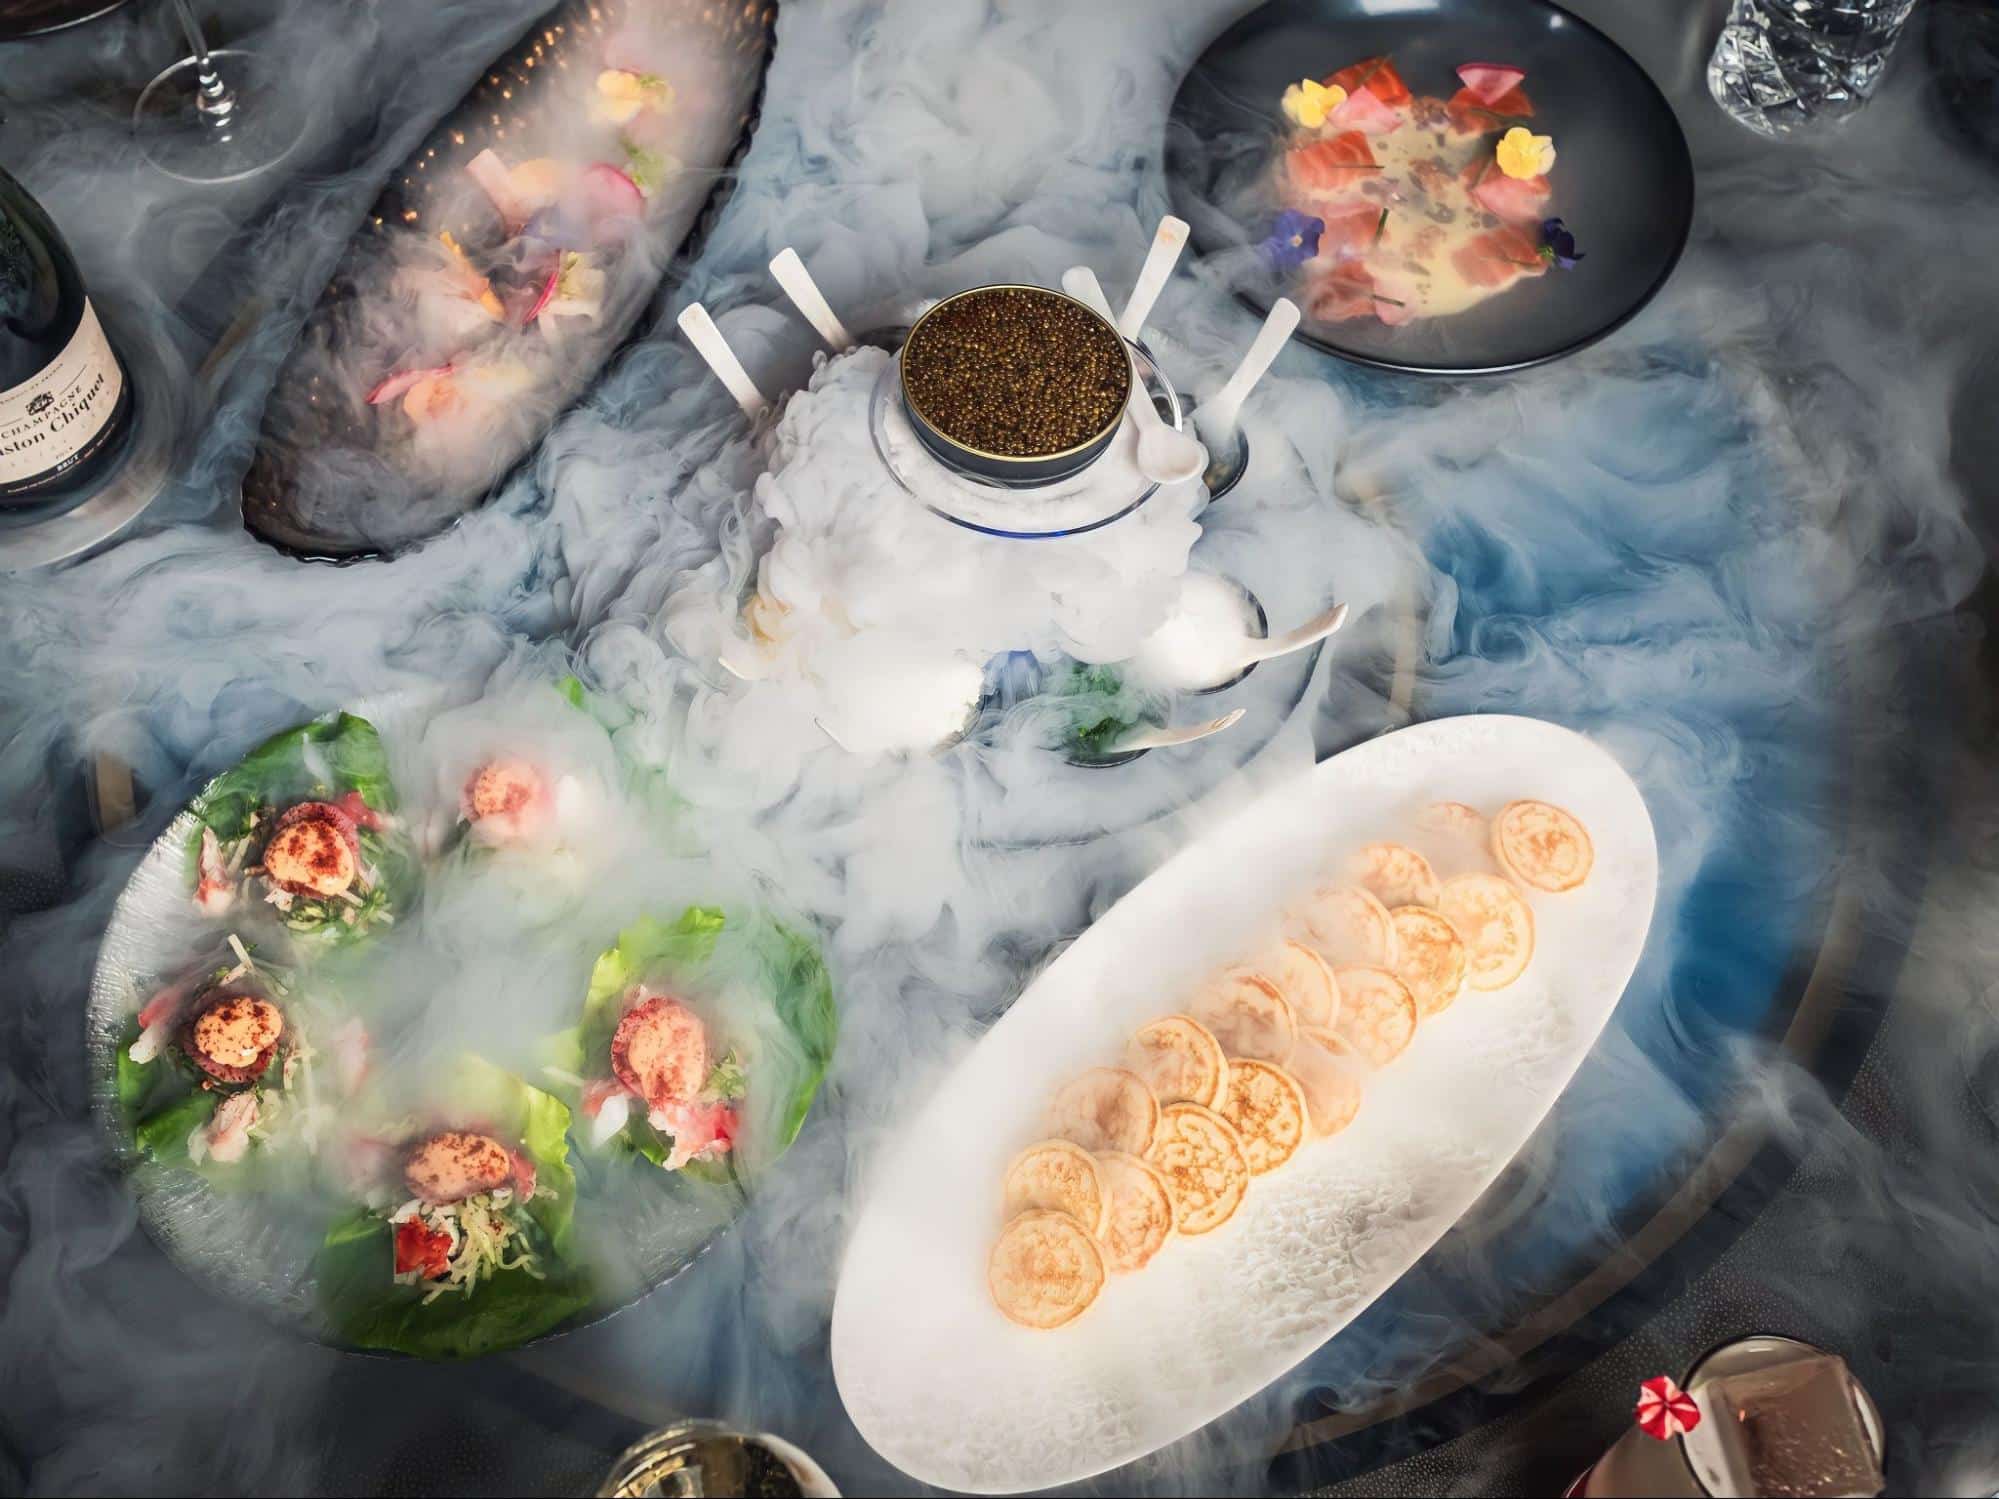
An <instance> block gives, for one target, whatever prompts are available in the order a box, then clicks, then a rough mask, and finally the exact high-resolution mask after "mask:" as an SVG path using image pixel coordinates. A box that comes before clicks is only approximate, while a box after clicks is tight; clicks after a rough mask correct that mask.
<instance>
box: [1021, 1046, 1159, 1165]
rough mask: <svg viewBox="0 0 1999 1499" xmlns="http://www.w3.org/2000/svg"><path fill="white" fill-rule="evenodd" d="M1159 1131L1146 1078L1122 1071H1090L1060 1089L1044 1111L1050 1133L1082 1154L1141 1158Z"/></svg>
mask: <svg viewBox="0 0 1999 1499" xmlns="http://www.w3.org/2000/svg"><path fill="white" fill-rule="evenodd" d="M1158 1128H1159V1100H1158V1099H1156V1098H1154V1097H1153V1096H1152V1089H1151V1088H1150V1087H1149V1086H1147V1084H1146V1081H1145V1079H1144V1078H1142V1077H1140V1076H1139V1075H1138V1074H1137V1073H1135V1072H1127V1071H1126V1070H1125V1069H1124V1068H1122V1067H1092V1068H1091V1069H1090V1070H1089V1071H1088V1072H1085V1073H1084V1074H1083V1075H1082V1076H1081V1077H1078V1078H1076V1079H1074V1080H1073V1081H1071V1082H1069V1083H1066V1084H1064V1085H1063V1087H1062V1089H1061V1091H1060V1092H1058V1093H1057V1094H1056V1095H1055V1101H1054V1102H1053V1103H1052V1104H1050V1105H1049V1108H1048V1130H1049V1133H1050V1134H1055V1135H1060V1136H1061V1137H1062V1138H1063V1139H1065V1140H1074V1141H1075V1142H1076V1143H1077V1144H1078V1145H1080V1146H1082V1147H1083V1149H1085V1150H1091V1151H1104V1150H1118V1151H1124V1152H1125V1153H1126V1154H1129V1155H1144V1154H1145V1153H1146V1151H1148V1150H1150V1149H1151V1148H1152V1134H1153V1131H1154V1130H1156V1129H1158Z"/></svg>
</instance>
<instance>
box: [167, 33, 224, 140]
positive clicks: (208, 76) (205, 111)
mask: <svg viewBox="0 0 1999 1499" xmlns="http://www.w3.org/2000/svg"><path fill="white" fill-rule="evenodd" d="M173 8H174V14H175V15H176V16H178V17H179V18H180V29H181V30H182V31H183V32H185V33H186V34H187V41H188V45H189V46H190V47H192V48H193V49H194V64H195V95H194V108H195V113H196V114H198V115H199V116H200V117H201V120H202V123H203V124H205V125H207V126H208V127H209V128H210V129H211V130H213V131H214V132H215V133H216V134H217V135H227V134H228V133H229V128H230V127H231V126H232V125H233V124H235V122H236V96H235V94H233V93H231V92H230V90H229V85H228V84H226V83H224V82H223V81H222V74H221V73H220V72H219V71H217V69H216V66H215V59H214V58H213V57H211V56H210V55H209V52H208V38H207V37H205V36H204V35H202V31H201V22H200V21H199V20H197V19H196V18H195V14H194V6H193V4H192V3H190V0H173Z"/></svg>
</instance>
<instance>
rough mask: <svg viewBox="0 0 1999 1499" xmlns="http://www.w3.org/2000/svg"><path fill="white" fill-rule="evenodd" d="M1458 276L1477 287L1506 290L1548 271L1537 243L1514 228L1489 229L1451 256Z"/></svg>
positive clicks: (1507, 226)
mask: <svg viewBox="0 0 1999 1499" xmlns="http://www.w3.org/2000/svg"><path fill="white" fill-rule="evenodd" d="M1451 264H1452V265H1453V266H1455V267H1457V271H1458V274H1459V275H1461V276H1463V277H1464V278H1465V280H1467V281H1469V282H1470V283H1471V284H1472V285H1473V286H1505V285H1506V284H1507V283H1508V282H1510V281H1512V280H1514V279H1515V278H1516V277H1520V276H1538V275H1540V274H1541V273H1542V272H1543V271H1545V270H1547V268H1548V267H1547V264H1546V263H1545V262H1544V261H1543V260H1542V259H1541V256H1540V252H1539V251H1538V249H1537V248H1536V247H1535V244H1534V241H1532V240H1531V239H1529V238H1528V237H1527V236H1526V235H1524V234H1522V233H1521V232H1520V231H1519V230H1518V229H1515V228H1514V227H1513V226H1512V225H1510V224H1502V225H1500V227H1499V228H1497V229H1488V230H1487V231H1486V232H1485V233H1483V234H1481V235H1478V236H1477V237H1476V238H1474V239H1472V240H1471V241H1470V242H1469V243H1467V244H1466V245H1465V246H1464V247H1463V248H1462V249H1460V250H1458V251H1457V252H1456V253H1455V254H1453V255H1452V256H1451Z"/></svg>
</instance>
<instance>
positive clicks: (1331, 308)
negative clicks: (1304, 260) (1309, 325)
mask: <svg viewBox="0 0 1999 1499" xmlns="http://www.w3.org/2000/svg"><path fill="white" fill-rule="evenodd" d="M1299 300H1300V301H1301V302H1303V303H1304V306H1305V315H1306V316H1307V317H1309V318H1313V319H1315V320H1317V321H1318V322H1321V323H1344V322H1349V321H1351V320H1352V319H1354V318H1362V317H1372V316H1373V315H1374V277H1373V276H1371V275H1369V274H1368V270H1367V267H1366V266H1364V265H1361V264H1360V263H1359V262H1357V261H1352V260H1348V261H1342V262H1341V263H1340V264H1339V265H1337V266H1335V267H1334V268H1333V269H1332V270H1330V271H1328V272H1326V273H1325V274H1324V275H1323V276H1317V277H1314V278H1313V280H1312V281H1311V282H1310V283H1309V284H1307V286H1306V287H1305V293H1304V295H1303V296H1302V297H1300V298H1299Z"/></svg>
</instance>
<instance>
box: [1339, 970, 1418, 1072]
mask: <svg viewBox="0 0 1999 1499" xmlns="http://www.w3.org/2000/svg"><path fill="white" fill-rule="evenodd" d="M1334 976H1335V977H1336V978H1338V979H1339V981H1340V1019H1339V1024H1337V1025H1335V1026H1334V1027H1333V1034H1334V1035H1336V1036H1338V1037H1339V1038H1340V1039H1341V1040H1342V1041H1344V1042H1346V1043H1347V1045H1348V1046H1350V1047H1351V1048H1353V1051H1354V1054H1355V1055H1356V1056H1358V1057H1360V1058H1361V1059H1362V1060H1363V1061H1365V1062H1366V1063H1367V1064H1368V1065H1369V1066H1370V1067H1386V1066H1387V1065H1388V1064H1389V1063H1390V1062H1392V1061H1394V1060H1395V1059H1396V1058H1397V1057H1399V1056H1401V1055H1402V1053H1403V1051H1404V1050H1405V1049H1406V1048H1407V1047H1408V1045H1409V1042H1410V1039H1411V1038H1412V1037H1413V1036H1414V1035H1415V1034H1416V997H1415V996H1414V995H1413V994H1411V993H1410V992H1409V986H1408V985H1407V984H1405V983H1403V982H1402V980H1401V979H1399V978H1397V977H1396V976H1395V975H1394V974H1392V973H1390V972H1389V971H1388V970H1387V969H1386V968H1341V969H1339V970H1337V971H1336V973H1335V975H1334Z"/></svg>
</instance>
